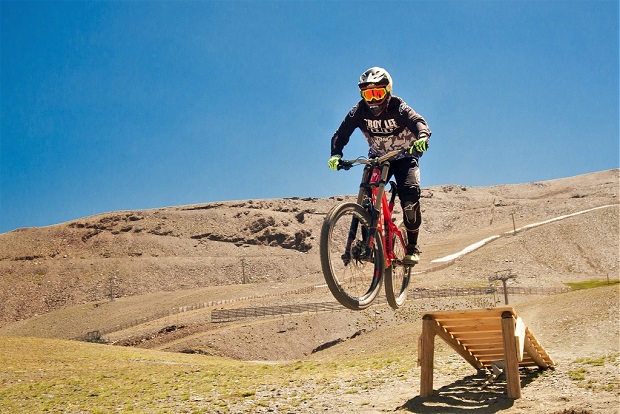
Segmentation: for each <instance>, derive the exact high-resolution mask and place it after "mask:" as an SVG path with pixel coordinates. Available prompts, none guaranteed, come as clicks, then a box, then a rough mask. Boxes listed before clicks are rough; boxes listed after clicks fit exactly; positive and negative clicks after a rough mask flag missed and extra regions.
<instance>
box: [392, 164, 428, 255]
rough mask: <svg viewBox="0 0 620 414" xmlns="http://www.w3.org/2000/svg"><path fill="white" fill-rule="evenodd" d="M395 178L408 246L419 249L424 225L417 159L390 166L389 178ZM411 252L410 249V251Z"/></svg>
mask: <svg viewBox="0 0 620 414" xmlns="http://www.w3.org/2000/svg"><path fill="white" fill-rule="evenodd" d="M392 176H393V177H394V179H395V180H396V186H397V187H398V198H399V199H400V206H401V207H402V209H403V221H404V223H405V227H406V228H407V240H408V245H409V246H410V247H411V248H417V245H418V234H419V231H420V226H421V225H422V212H421V211H420V192H421V191H420V168H419V166H418V160H416V159H415V158H401V159H399V160H396V161H393V162H392V163H391V164H390V170H389V174H388V181H389V178H391V177H392ZM408 250H409V249H408Z"/></svg>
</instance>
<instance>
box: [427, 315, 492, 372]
mask: <svg viewBox="0 0 620 414" xmlns="http://www.w3.org/2000/svg"><path fill="white" fill-rule="evenodd" d="M434 328H435V333H436V334H437V335H438V336H439V337H441V339H443V340H444V341H446V343H447V344H448V345H450V346H451V347H452V349H454V350H455V351H456V352H457V353H458V354H459V355H460V356H462V357H463V358H464V359H465V360H466V361H467V362H469V364H470V365H471V366H472V367H474V368H475V369H482V368H483V367H482V364H480V362H479V361H478V359H477V358H476V357H475V356H474V355H473V354H472V353H471V352H469V351H468V350H467V349H466V348H465V347H464V346H462V345H461V344H460V343H459V342H458V341H457V340H456V339H455V338H454V337H453V336H452V335H450V333H449V332H448V331H446V330H445V329H444V328H443V327H441V325H439V324H437V323H435V325H434Z"/></svg>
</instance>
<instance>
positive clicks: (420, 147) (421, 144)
mask: <svg viewBox="0 0 620 414" xmlns="http://www.w3.org/2000/svg"><path fill="white" fill-rule="evenodd" d="M427 149H428V136H426V135H423V136H421V138H420V139H418V140H416V141H414V142H413V145H412V146H411V148H409V154H413V152H414V151H417V152H424V151H426V150H427Z"/></svg>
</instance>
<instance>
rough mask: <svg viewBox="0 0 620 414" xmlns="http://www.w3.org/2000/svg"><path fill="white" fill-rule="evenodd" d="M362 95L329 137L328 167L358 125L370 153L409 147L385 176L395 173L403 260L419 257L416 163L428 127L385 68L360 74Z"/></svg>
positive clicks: (425, 142) (413, 261) (376, 154)
mask: <svg viewBox="0 0 620 414" xmlns="http://www.w3.org/2000/svg"><path fill="white" fill-rule="evenodd" d="M358 86H359V88H360V93H361V95H362V99H361V100H360V101H359V102H358V103H357V104H356V105H355V106H354V107H353V108H351V110H350V111H349V113H348V115H347V116H346V117H345V118H344V120H343V121H342V123H341V124H340V126H339V127H338V129H337V130H336V132H335V133H334V136H333V137H332V141H331V158H330V159H329V161H328V166H329V168H331V169H333V170H337V169H338V162H339V160H340V158H342V155H343V153H342V150H343V149H344V146H345V145H347V143H348V142H349V138H350V137H351V134H353V131H355V128H359V129H360V130H361V131H362V133H363V134H364V136H365V137H366V141H368V145H369V146H370V149H369V151H368V156H369V157H380V156H382V155H384V154H386V153H388V152H390V151H393V150H397V149H403V148H407V152H406V153H405V154H403V155H400V156H399V157H398V158H397V159H396V160H394V161H392V162H391V163H390V170H389V175H388V180H389V177H392V176H394V178H395V179H396V186H397V188H398V197H399V199H400V205H401V207H402V209H403V219H404V223H405V227H406V229H407V241H408V244H407V252H406V255H405V258H404V260H403V262H404V263H405V264H409V265H414V264H417V263H418V262H419V261H420V253H421V252H420V250H419V248H418V234H419V230H420V225H421V224H422V213H421V211H420V169H419V166H418V160H419V159H420V157H421V156H422V153H423V152H424V151H426V150H427V149H428V142H429V138H430V136H431V131H430V129H429V128H428V124H427V123H426V121H425V120H424V118H423V117H422V116H420V115H419V114H417V113H416V112H415V111H414V110H413V109H411V107H410V106H409V105H407V103H405V101H403V100H402V99H401V98H399V97H398V96H395V95H392V77H391V76H390V74H389V73H388V72H387V71H386V70H385V69H383V68H380V67H372V68H370V69H368V70H367V71H365V72H364V73H363V74H362V76H360V79H359V83H358Z"/></svg>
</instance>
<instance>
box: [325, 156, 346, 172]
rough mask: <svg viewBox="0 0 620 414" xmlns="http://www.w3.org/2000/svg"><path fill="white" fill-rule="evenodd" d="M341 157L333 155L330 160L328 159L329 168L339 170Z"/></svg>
mask: <svg viewBox="0 0 620 414" xmlns="http://www.w3.org/2000/svg"><path fill="white" fill-rule="evenodd" d="M340 158H342V157H341V156H340V155H332V156H331V158H330V159H329V161H327V165H328V166H329V168H331V169H332V170H337V169H338V163H339V162H340Z"/></svg>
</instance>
